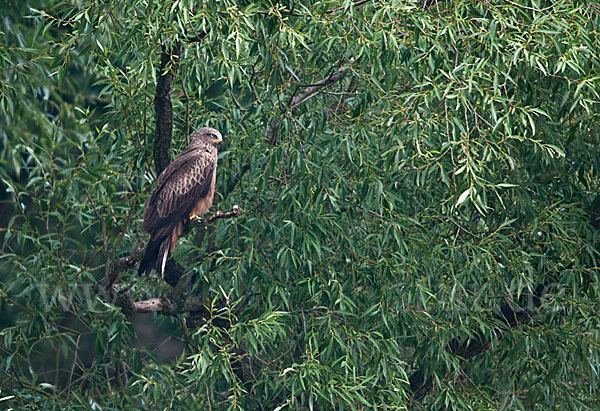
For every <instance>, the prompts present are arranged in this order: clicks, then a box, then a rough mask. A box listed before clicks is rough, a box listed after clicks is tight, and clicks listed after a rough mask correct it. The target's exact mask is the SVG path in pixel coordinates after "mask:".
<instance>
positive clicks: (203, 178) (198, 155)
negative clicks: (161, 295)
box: [138, 127, 223, 277]
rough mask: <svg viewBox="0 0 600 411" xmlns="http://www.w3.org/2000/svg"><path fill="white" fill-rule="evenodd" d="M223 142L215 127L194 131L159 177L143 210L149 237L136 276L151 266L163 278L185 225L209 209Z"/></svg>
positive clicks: (147, 270) (145, 229)
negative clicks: (169, 257) (186, 144)
mask: <svg viewBox="0 0 600 411" xmlns="http://www.w3.org/2000/svg"><path fill="white" fill-rule="evenodd" d="M222 142H223V137H222V136H221V133H219V131H217V130H215V129H214V128H210V127H204V128H200V129H198V130H196V131H195V132H194V133H193V134H192V136H191V142H190V144H189V145H188V146H187V148H186V149H185V150H184V151H183V152H182V153H181V155H180V156H179V157H177V158H176V159H175V160H174V161H173V162H172V163H171V164H169V165H168V166H167V168H165V169H164V170H163V172H162V173H160V175H159V176H158V181H157V184H156V189H155V190H154V192H153V193H152V195H151V196H150V198H149V199H148V201H146V206H145V207H144V231H146V232H148V233H150V235H151V237H150V241H149V242H148V245H147V246H146V252H145V254H144V258H143V259H142V261H141V263H140V267H139V269H138V274H140V275H141V274H142V273H146V275H148V274H149V273H150V271H152V267H154V268H155V270H156V272H157V273H158V274H159V275H160V276H161V277H163V275H164V271H165V264H166V262H167V257H168V256H169V252H170V251H173V249H174V248H175V244H176V243H177V240H178V239H179V236H181V235H182V233H183V228H184V225H185V224H186V223H187V222H188V221H189V220H190V218H192V217H195V216H199V215H202V214H204V213H205V212H206V211H207V210H208V208H209V207H210V206H211V204H212V202H213V198H214V195H215V177H216V172H217V151H218V147H219V146H220V145H221V144H222Z"/></svg>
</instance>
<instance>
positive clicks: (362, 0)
mask: <svg viewBox="0 0 600 411" xmlns="http://www.w3.org/2000/svg"><path fill="white" fill-rule="evenodd" d="M369 1H371V0H360V1H357V2H356V3H354V4H353V5H352V7H356V6H360V5H363V4H365V3H368V2H369ZM345 8H346V6H340V7H336V8H335V9H329V10H327V13H335V12H336V11H340V10H344V9H345Z"/></svg>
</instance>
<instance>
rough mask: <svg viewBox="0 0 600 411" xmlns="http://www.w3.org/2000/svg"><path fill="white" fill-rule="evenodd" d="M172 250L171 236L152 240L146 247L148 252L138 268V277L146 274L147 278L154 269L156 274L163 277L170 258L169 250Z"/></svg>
mask: <svg viewBox="0 0 600 411" xmlns="http://www.w3.org/2000/svg"><path fill="white" fill-rule="evenodd" d="M170 249H171V236H170V235H168V236H166V237H163V238H157V239H156V240H152V239H151V240H150V241H149V242H148V245H147V246H146V252H145V253H144V258H142V261H141V262H140V266H139V268H138V275H142V273H146V276H148V274H150V271H152V267H153V266H154V268H155V269H156V272H157V273H158V275H160V276H161V277H162V276H163V273H164V271H165V264H166V262H167V258H168V257H169V250H170Z"/></svg>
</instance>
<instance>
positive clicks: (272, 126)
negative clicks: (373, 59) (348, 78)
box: [266, 58, 354, 144]
mask: <svg viewBox="0 0 600 411" xmlns="http://www.w3.org/2000/svg"><path fill="white" fill-rule="evenodd" d="M352 63H354V58H351V59H350V61H349V62H348V65H347V66H342V67H340V68H338V70H337V71H335V72H332V73H331V74H330V75H329V76H327V77H325V78H324V79H321V80H319V81H317V82H316V83H314V84H311V85H309V86H307V87H306V88H305V89H304V90H303V91H302V92H301V93H300V94H297V95H296V96H295V97H294V98H293V99H292V100H291V101H290V103H289V107H290V109H291V110H293V109H294V108H296V107H298V106H299V105H300V104H302V103H304V102H305V101H307V100H309V99H310V98H312V97H314V96H316V95H317V94H319V93H318V91H319V90H320V89H322V88H323V87H326V86H328V85H330V84H333V83H335V82H337V81H339V80H340V79H341V78H342V77H344V75H345V74H346V72H347V71H348V69H349V68H350V66H351V65H352ZM278 128H279V121H278V120H276V119H274V120H272V121H271V122H270V123H269V126H268V127H267V132H266V137H267V141H269V143H270V144H275V138H276V136H277V129H278Z"/></svg>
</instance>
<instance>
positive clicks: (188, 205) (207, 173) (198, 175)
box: [144, 151, 216, 233]
mask: <svg viewBox="0 0 600 411" xmlns="http://www.w3.org/2000/svg"><path fill="white" fill-rule="evenodd" d="M215 163H216V158H215V156H214V155H212V154H211V153H209V152H206V151H201V152H199V153H198V154H195V155H193V156H182V157H179V158H177V159H176V160H175V161H173V163H171V164H170V165H169V166H168V167H167V168H166V169H165V170H164V171H163V173H162V174H161V176H160V177H159V179H158V186H157V188H156V190H155V191H154V193H153V194H152V196H151V197H150V198H149V199H148V201H147V203H146V207H145V208H144V230H145V231H146V232H149V233H153V232H155V231H156V230H159V229H161V228H163V227H165V226H170V225H172V224H174V223H176V222H177V221H180V220H181V219H183V218H186V217H188V215H187V214H188V213H189V212H190V211H191V209H192V208H193V207H194V205H195V203H196V202H197V201H198V200H199V199H201V198H203V197H205V196H206V195H207V194H208V192H209V191H210V186H211V184H212V180H213V179H212V174H213V173H214V170H215ZM163 176H166V178H165V177H163Z"/></svg>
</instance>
